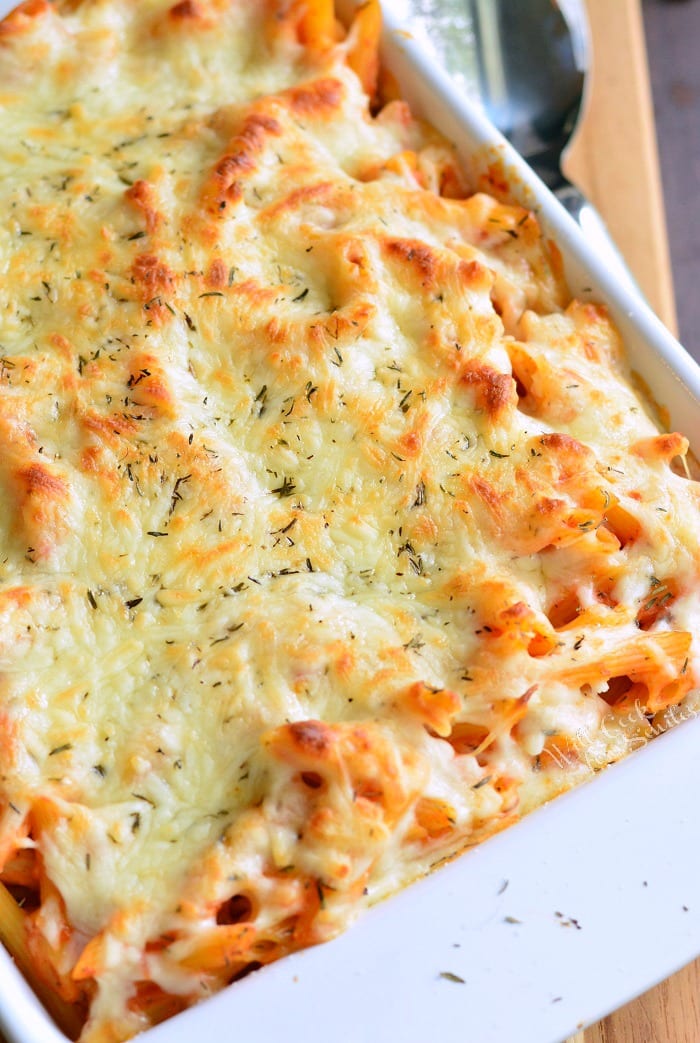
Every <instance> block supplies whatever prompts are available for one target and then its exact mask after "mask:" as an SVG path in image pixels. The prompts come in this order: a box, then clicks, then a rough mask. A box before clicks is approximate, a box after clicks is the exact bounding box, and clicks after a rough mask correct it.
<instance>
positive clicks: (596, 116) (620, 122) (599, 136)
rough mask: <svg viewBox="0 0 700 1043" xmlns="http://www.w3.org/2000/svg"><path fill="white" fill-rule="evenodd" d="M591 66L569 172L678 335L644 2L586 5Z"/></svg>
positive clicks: (592, 0)
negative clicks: (594, 207)
mask: <svg viewBox="0 0 700 1043" xmlns="http://www.w3.org/2000/svg"><path fill="white" fill-rule="evenodd" d="M587 7H588V14H589V23H590V28H591V38H592V44H593V46H592V65H591V71H590V75H589V78H588V82H587V97H586V104H585V108H584V113H583V118H582V121H581V126H580V130H579V132H578V133H577V135H576V138H575V140H574V141H573V142H572V145H571V148H570V150H569V153H568V155H567V156H566V158H565V170H566V172H567V174H568V175H569V177H570V178H571V180H573V181H574V182H575V183H576V184H577V185H578V186H579V187H580V188H581V189H582V190H583V191H584V193H585V194H586V195H588V196H589V198H590V199H591V200H592V201H593V202H594V203H595V205H596V206H597V207H598V209H599V210H600V212H601V214H602V216H603V218H604V219H605V221H606V223H607V225H608V228H609V230H610V232H611V233H612V236H613V239H614V240H615V242H616V243H617V244H618V246H619V247H620V249H621V250H622V253H623V255H624V256H625V258H626V260H627V263H628V264H629V266H630V268H631V269H632V272H633V274H634V275H635V277H636V279H637V282H638V283H639V285H640V287H641V289H642V291H643V292H644V294H645V296H646V298H647V300H648V301H649V303H650V304H651V306H652V308H653V309H654V310H655V311H656V313H657V315H659V317H660V318H661V319H662V321H663V322H664V323H666V325H667V326H668V327H669V328H670V329H671V330H674V331H675V328H676V312H675V304H674V297H673V281H672V276H671V264H670V258H669V250H668V239H667V236H666V220H665V214H664V205H663V194H662V188H661V176H660V173H659V160H658V151H657V145H656V133H655V129H654V110H653V104H652V98H651V88H650V84H649V70H648V66H647V59H646V47H645V42H644V26H643V22H642V13H641V7H640V3H639V0H587Z"/></svg>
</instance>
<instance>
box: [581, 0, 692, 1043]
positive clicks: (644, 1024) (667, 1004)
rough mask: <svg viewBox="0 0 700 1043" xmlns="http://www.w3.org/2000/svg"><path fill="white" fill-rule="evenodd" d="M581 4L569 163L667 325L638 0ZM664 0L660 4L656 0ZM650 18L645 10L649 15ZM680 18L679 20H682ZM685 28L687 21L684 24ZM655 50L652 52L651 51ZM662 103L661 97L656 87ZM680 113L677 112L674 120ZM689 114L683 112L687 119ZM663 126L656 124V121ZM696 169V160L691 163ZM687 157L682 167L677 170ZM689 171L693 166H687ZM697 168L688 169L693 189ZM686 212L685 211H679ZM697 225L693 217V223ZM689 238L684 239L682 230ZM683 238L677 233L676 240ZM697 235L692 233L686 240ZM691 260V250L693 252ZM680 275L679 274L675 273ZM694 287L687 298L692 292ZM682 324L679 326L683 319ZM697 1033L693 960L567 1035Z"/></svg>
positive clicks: (614, 1042) (605, 1042)
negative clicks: (583, 68)
mask: <svg viewBox="0 0 700 1043" xmlns="http://www.w3.org/2000/svg"><path fill="white" fill-rule="evenodd" d="M586 2H587V5H588V10H589V20H590V25H591V35H592V42H593V54H594V67H593V71H592V76H591V91H590V95H589V98H588V105H587V109H586V112H585V116H584V120H583V124H582V128H581V132H580V133H579V135H578V137H577V139H576V142H575V143H574V145H573V146H572V149H571V154H570V156H569V157H568V173H569V175H570V176H571V178H572V179H573V180H575V181H576V183H577V184H579V186H580V187H581V188H582V189H583V190H584V191H585V192H586V193H587V194H588V195H589V196H590V198H591V199H592V200H593V202H594V203H595V204H596V206H597V207H598V208H599V210H600V212H601V213H602V215H603V217H604V218H605V220H606V222H607V224H608V227H609V229H610V230H611V232H612V233H613V236H614V238H615V240H616V242H617V244H618V245H619V247H620V249H621V250H622V253H623V255H624V256H625V257H626V259H627V262H628V264H629V266H630V268H631V269H632V272H633V274H634V275H635V276H636V279H637V281H638V283H639V285H640V287H641V288H642V290H643V291H644V293H645V295H646V297H647V299H648V300H649V302H650V304H651V305H652V307H653V308H654V310H655V311H656V313H657V314H658V315H659V317H660V318H661V319H662V320H663V321H664V322H665V324H666V325H667V326H668V327H669V328H670V329H671V330H673V331H674V332H676V331H677V313H676V307H675V302H674V291H673V280H672V274H671V264H670V255H669V248H668V239H667V233H666V219H665V212H664V199H663V192H662V185H661V179H660V167H659V154H658V148H657V136H656V133H655V127H654V113H653V105H652V95H651V89H650V79H649V65H648V59H647V53H646V48H645V39H644V31H643V23H642V9H641V6H640V0H586ZM659 6H661V7H663V6H664V5H659ZM673 7H675V8H680V7H686V8H689V5H688V4H687V3H686V4H683V5H681V4H675V5H674V4H666V5H665V10H664V12H663V14H662V13H661V11H659V12H658V13H657V12H654V15H655V16H656V17H655V20H654V21H653V22H652V25H653V26H654V28H655V38H657V39H658V38H660V37H661V34H662V33H663V30H664V27H665V28H666V30H668V18H669V17H675V18H678V17H679V16H678V15H676V14H675V13H674V12H673V11H672V10H671V8H673ZM680 17H682V18H684V19H686V21H687V20H688V19H689V17H690V18H693V17H694V20H695V21H694V24H696V25H697V28H698V29H700V7H697V8H696V9H695V15H694V16H693V14H692V13H691V14H690V16H689V14H688V11H686V12H685V13H681V14H680ZM650 20H651V19H650V18H649V17H648V23H649V21H650ZM684 28H685V25H684ZM686 32H687V30H686ZM665 41H666V45H667V47H668V48H669V52H670V48H671V47H673V48H674V49H675V50H676V51H677V49H678V48H679V47H680V46H681V45H680V43H679V42H678V39H677V38H676V37H673V38H671V37H669V36H668V34H666V36H665ZM662 57H663V56H662V55H658V59H659V61H660V60H662ZM655 73H656V81H657V82H660V83H663V82H665V81H664V77H666V78H667V77H668V73H667V69H666V68H664V67H661V66H660V65H659V64H657V65H656V66H655ZM689 90H690V91H692V86H690V87H689V86H688V85H685V89H684V81H683V79H682V75H681V72H680V70H679V71H678V72H677V73H676V79H673V74H671V87H670V94H671V101H673V98H674V96H675V97H676V98H677V100H678V102H679V104H680V106H681V109H683V106H684V104H685V107H687V108H688V109H691V107H692V106H693V103H694V109H693V111H694V116H695V122H694V124H693V125H694V126H695V128H700V115H699V112H700V92H698V94H697V96H694V95H692V94H691V93H688V91H689ZM657 105H658V106H659V108H660V109H661V110H662V111H664V112H665V111H666V108H665V107H664V98H663V97H658V96H657ZM682 120H683V113H681V117H680V119H679V120H678V122H679V124H680V125H682ZM691 121H692V116H691V115H690V114H689V115H688V122H689V125H690V123H691ZM662 134H663V128H662ZM664 144H665V145H666V146H667V148H669V149H670V148H673V147H674V146H675V147H677V148H678V150H679V156H678V159H679V160H680V162H681V163H682V162H683V160H682V156H683V154H684V149H688V148H690V149H693V148H696V151H697V152H698V156H700V133H698V134H697V138H696V139H695V140H693V139H692V137H691V135H688V138H687V140H680V139H679V140H678V141H677V142H674V143H671V144H669V143H668V138H665V139H664ZM699 169H700V168H699ZM675 171H676V167H675V165H674V166H670V165H668V164H667V167H666V171H665V173H667V176H669V180H671V181H672V182H674V181H675V180H676V179H675V178H674V173H675ZM687 173H688V166H687V163H686V165H684V166H682V168H681V188H683V182H682V177H683V175H684V174H687ZM691 179H692V174H691ZM698 180H700V178H698V170H696V173H695V185H696V191H697V181H698ZM669 209H670V212H671V214H672V217H673V219H674V223H675V222H676V221H677V222H678V223H679V227H681V229H682V230H683V231H684V229H685V225H683V223H682V222H683V217H682V216H681V212H680V200H678V199H674V198H673V197H672V198H671V201H670V206H669ZM684 218H685V222H686V224H687V222H688V220H690V221H691V224H692V218H691V215H690V214H688V213H687V211H686V213H685V215H684ZM696 228H697V226H695V230H696ZM687 241H688V242H689V241H690V240H687ZM684 242H685V240H684ZM695 242H696V240H695V238H694V239H693V244H695ZM691 263H695V264H697V253H696V254H695V255H694V257H692V258H691ZM682 264H683V255H681V257H680V258H679V261H678V268H679V270H680V271H681V276H682V278H683V296H682V298H681V302H682V304H683V306H684V309H686V310H684V313H683V319H684V326H685V325H686V324H687V334H688V336H689V337H690V340H689V342H688V344H687V346H688V348H689V350H691V351H692V352H693V353H694V354H696V357H700V353H699V352H698V348H700V337H698V333H697V328H694V327H693V325H692V323H691V322H690V321H689V320H690V317H691V311H692V310H693V309H695V312H696V313H697V307H698V305H697V298H698V296H699V295H698V293H697V289H696V290H695V294H694V295H693V293H692V289H691V286H690V282H688V284H687V289H686V280H687V279H688V274H689V273H688V272H687V271H683V269H682ZM679 282H680V280H679ZM693 296H694V298H695V299H693ZM683 332H684V333H685V332H686V330H685V329H684V330H683ZM698 1041H700V960H696V961H695V962H694V963H692V964H690V965H689V966H688V967H686V968H684V969H683V970H682V971H680V972H678V973H677V974H675V975H674V976H673V977H672V978H669V979H668V980H667V981H666V982H663V983H661V984H660V985H658V986H657V987H656V988H654V989H651V990H650V991H649V992H647V993H645V994H644V995H643V996H641V997H639V998H638V999H637V1000H634V1001H633V1002H632V1003H629V1004H627V1005H626V1006H625V1007H623V1008H621V1009H620V1010H619V1011H615V1012H614V1013H613V1014H611V1015H610V1016H609V1017H607V1018H604V1019H603V1021H601V1022H599V1023H598V1024H597V1025H593V1026H591V1027H590V1028H588V1029H586V1030H585V1031H583V1032H580V1033H578V1034H577V1035H576V1036H574V1037H572V1038H571V1040H570V1041H568V1043H698Z"/></svg>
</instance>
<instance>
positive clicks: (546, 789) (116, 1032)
mask: <svg viewBox="0 0 700 1043" xmlns="http://www.w3.org/2000/svg"><path fill="white" fill-rule="evenodd" d="M377 19H378V15H377V9H376V7H375V6H374V4H373V3H370V4H367V5H365V7H364V8H362V11H361V13H360V15H359V16H358V18H357V20H356V22H355V23H354V25H353V26H352V28H351V29H350V30H349V32H348V33H347V34H346V33H345V32H344V31H343V30H341V29H340V28H339V27H338V25H337V24H336V22H335V20H334V17H333V11H332V6H331V5H330V4H328V3H324V2H320V0H313V2H312V0H307V2H303V0H264V2H263V0H261V2H259V3H250V2H246V0H181V2H179V3H176V4H174V5H173V4H172V3H169V2H163V0H140V2H137V0H83V2H75V0H58V2H57V3H55V4H50V3H48V2H45V0H29V2H28V3H25V4H23V5H21V7H20V8H18V10H17V11H16V12H15V13H14V14H12V15H11V16H9V18H8V19H6V20H5V21H4V22H0V84H1V86H0V107H1V109H2V114H3V136H2V141H1V142H0V207H1V208H2V214H3V221H2V224H1V225H0V271H1V272H2V277H1V279H0V447H1V452H0V495H1V496H2V502H3V503H4V504H5V509H4V510H3V511H2V513H1V514H0V546H1V553H0V618H1V621H2V622H1V625H0V728H1V737H0V815H1V817H0V879H2V880H3V881H4V882H5V883H6V885H7V886H8V887H9V888H10V889H11V890H12V891H13V892H14V893H15V895H16V896H17V897H23V898H24V899H25V900H26V906H25V909H26V911H25V912H24V913H23V914H22V924H23V930H24V932H25V934H26V944H27V947H28V952H29V955H30V959H31V961H32V962H33V965H34V967H35V970H36V975H37V976H38V977H39V978H40V979H42V980H44V981H45V982H47V983H48V984H49V986H50V988H51V989H52V990H55V991H56V993H57V994H58V995H60V996H61V997H63V999H64V1000H66V1001H68V1002H69V1003H71V1004H75V1006H76V1008H77V1009H78V1010H81V1011H82V1012H83V1014H84V1017H85V1024H84V1028H83V1031H82V1036H81V1039H82V1040H84V1041H93V1043H95V1041H103V1040H119V1039H126V1038H128V1037H130V1036H131V1035H133V1034H135V1033H136V1032H138V1031H140V1030H141V1029H143V1028H146V1027H148V1026H149V1025H150V1024H153V1023H155V1022H157V1021H159V1020H161V1019H162V1018H164V1017H167V1016H168V1015H170V1014H172V1013H175V1012H177V1010H179V1009H181V1008H182V1007H184V1006H186V1005H189V1004H191V1003H193V1002H194V1001H196V1000H197V999H199V998H201V997H203V996H206V995H207V994H209V993H211V992H212V991H215V990H217V989H219V988H221V987H222V986H223V985H225V984H226V983H228V982H229V981H231V980H232V979H234V978H235V977H237V976H239V975H241V974H242V973H245V972H246V971H247V970H249V969H251V968H254V967H257V966H259V965H260V964H264V963H267V962H269V961H270V960H272V959H275V958H277V957H278V956H280V955H282V954H284V953H286V952H289V951H292V950H294V949H297V948H300V947H302V946H305V945H309V944H313V943H315V942H318V941H322V940H324V939H326V938H329V937H330V936H332V935H333V934H334V933H336V932H337V931H339V930H340V929H342V928H343V927H345V926H346V925H347V924H348V922H349V921H350V920H351V919H352V917H353V916H354V915H355V914H356V913H357V912H358V911H359V910H361V909H362V908H364V907H365V906H366V905H367V904H368V903H370V902H372V901H375V900H376V899H378V898H379V897H381V896H384V895H386V894H388V893H391V892H392V891H395V890H396V889H397V888H399V887H401V886H402V885H404V884H405V883H407V882H408V881H410V880H412V879H414V878H415V877H416V876H418V875H419V874H420V873H423V872H425V871H427V869H429V868H430V867H431V866H432V865H434V864H436V863H437V862H439V861H441V860H443V859H444V858H445V857H449V856H451V855H453V854H454V853H456V852H458V851H459V850H461V849H463V848H464V847H466V846H468V845H471V844H473V843H475V842H477V841H479V840H480V839H482V838H484V837H486V836H488V835H489V834H491V833H493V832H494V831H496V830H498V829H501V828H502V827H503V826H505V825H508V824H509V823H510V822H512V821H514V820H515V819H516V818H517V817H518V816H519V815H521V814H522V813H524V812H525V811H527V810H528V809H530V808H531V807H533V806H535V805H537V804H539V803H541V802H542V801H544V800H546V799H548V798H550V797H551V796H553V795H555V794H556V793H558V792H560V791H561V790H563V789H565V788H567V787H569V786H570V785H573V784H575V783H578V782H579V781H581V780H583V779H585V778H587V777H588V776H590V775H591V773H592V772H594V771H596V770H598V769H599V768H600V767H602V766H604V765H605V764H606V763H608V762H609V761H611V760H615V759H617V758H619V757H621V756H623V755H624V754H625V753H626V752H628V750H630V749H634V748H635V747H636V746H638V745H640V743H641V742H645V741H647V740H648V738H649V737H650V736H651V735H653V734H654V733H655V731H658V729H659V728H660V727H666V726H668V725H669V724H670V723H673V721H674V719H681V718H682V716H683V713H684V710H686V709H687V708H688V707H689V706H690V705H691V702H690V700H692V699H693V698H694V687H695V686H697V684H698V678H699V676H700V649H699V645H698V640H697V637H696V636H693V635H697V634H698V633H700V582H699V579H700V576H699V573H700V537H699V533H700V526H698V520H699V519H698V514H699V508H700V490H699V487H698V485H697V484H696V483H693V482H691V481H690V480H689V479H688V478H687V477H686V475H685V473H684V472H683V471H682V469H681V468H679V467H678V461H679V460H681V459H682V458H683V456H684V454H685V453H686V451H687V448H688V443H687V440H686V439H685V438H684V437H683V436H681V435H679V434H662V433H660V430H659V428H658V426H657V424H656V422H655V420H654V419H653V416H652V413H651V411H650V408H649V407H648V405H646V404H645V403H644V402H643V401H642V400H641V399H640V397H639V396H638V394H637V393H636V392H635V390H634V389H633V386H632V384H631V382H630V379H629V375H628V370H627V366H626V363H625V361H624V357H623V352H622V347H621V344H620V342H619V338H618V335H617V334H616V332H615V330H614V328H613V327H612V325H611V323H610V321H609V319H608V318H607V315H606V312H605V310H604V308H602V307H601V306H597V305H593V304H583V303H580V302H577V301H571V300H570V298H569V295H568V292H567V289H566V286H565V284H564V282H563V278H562V275H561V271H560V266H559V263H558V260H557V257H558V255H557V253H556V251H555V250H553V248H552V247H551V246H550V244H549V243H548V242H547V240H546V239H545V238H544V236H543V234H542V232H541V230H540V228H539V226H538V224H537V221H536V219H535V217H534V216H533V214H531V213H529V212H528V211H526V210H523V209H522V208H520V207H518V206H515V205H510V204H507V203H504V202H500V201H498V200H497V199H495V198H493V197H492V196H489V195H485V194H483V193H481V192H476V193H474V192H473V189H472V188H470V186H469V185H468V184H467V183H466V182H465V180H464V178H463V175H462V174H461V173H460V171H459V169H458V167H457V165H456V162H455V159H454V156H453V154H452V151H451V149H450V148H449V146H448V145H447V144H446V143H445V142H444V141H442V140H441V139H440V138H439V137H438V136H437V135H436V134H435V133H434V132H433V131H431V130H430V128H428V127H426V126H424V125H423V124H421V123H419V122H418V121H416V120H415V119H414V118H413V117H412V115H411V113H410V112H409V110H408V108H407V107H406V105H405V104H404V103H403V102H401V101H396V100H394V101H391V102H388V103H386V104H383V105H380V104H377V103H376V102H377V99H376V96H375V98H374V101H373V103H372V104H370V97H368V92H369V94H370V95H371V94H372V93H373V90H374V74H375V72H376V68H375V54H376V33H377V28H378V20H377ZM674 714H675V718H674ZM0 936H2V935H1V932H0Z"/></svg>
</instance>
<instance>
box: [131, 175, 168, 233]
mask: <svg viewBox="0 0 700 1043" xmlns="http://www.w3.org/2000/svg"><path fill="white" fill-rule="evenodd" d="M124 196H125V198H126V199H127V200H128V201H129V202H130V203H132V204H133V206H135V207H136V209H137V210H138V211H139V212H140V213H141V214H142V215H143V218H144V221H145V224H146V231H147V232H148V233H149V235H153V233H154V232H156V231H157V230H158V227H159V225H160V224H161V222H162V220H163V218H162V215H161V214H159V213H158V210H157V207H156V203H157V199H156V194H155V190H154V188H153V185H151V184H150V183H149V182H148V181H144V180H143V179H141V178H140V179H139V180H138V181H135V182H134V183H133V185H131V187H130V188H127V189H126V191H125V192H124Z"/></svg>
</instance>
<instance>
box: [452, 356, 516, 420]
mask: <svg viewBox="0 0 700 1043" xmlns="http://www.w3.org/2000/svg"><path fill="white" fill-rule="evenodd" d="M459 383H460V385H461V386H463V387H465V388H468V389H469V390H470V391H471V392H472V393H473V394H474V402H475V406H476V408H477V409H479V410H481V411H483V412H484V413H486V415H487V416H488V417H489V419H495V418H496V417H497V416H498V415H499V414H500V413H502V412H503V410H504V409H506V408H507V407H508V406H515V405H516V404H517V392H516V389H515V382H514V380H513V378H512V377H511V376H510V374H508V373H499V372H498V371H497V370H495V369H493V367H492V366H488V365H485V364H482V363H479V362H477V361H476V360H474V359H470V360H468V361H467V362H466V363H465V365H464V366H463V367H462V370H461V372H460V376H459Z"/></svg>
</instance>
